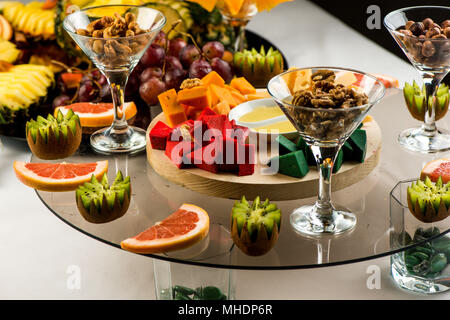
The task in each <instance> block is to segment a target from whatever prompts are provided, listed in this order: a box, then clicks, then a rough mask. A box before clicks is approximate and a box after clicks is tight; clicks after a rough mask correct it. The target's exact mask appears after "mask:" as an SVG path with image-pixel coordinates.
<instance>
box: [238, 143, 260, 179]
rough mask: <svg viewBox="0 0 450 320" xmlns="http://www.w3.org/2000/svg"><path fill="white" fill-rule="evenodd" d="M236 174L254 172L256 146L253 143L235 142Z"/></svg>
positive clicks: (250, 173)
mask: <svg viewBox="0 0 450 320" xmlns="http://www.w3.org/2000/svg"><path fill="white" fill-rule="evenodd" d="M236 156H237V164H238V166H239V171H238V175H239V176H248V175H252V174H253V173H254V172H255V163H256V148H255V145H254V144H237V149H236Z"/></svg>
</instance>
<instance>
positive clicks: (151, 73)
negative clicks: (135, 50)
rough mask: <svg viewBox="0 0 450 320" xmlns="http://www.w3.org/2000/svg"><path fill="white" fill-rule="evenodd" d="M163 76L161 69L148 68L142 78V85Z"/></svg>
mask: <svg viewBox="0 0 450 320" xmlns="http://www.w3.org/2000/svg"><path fill="white" fill-rule="evenodd" d="M162 75H163V73H162V69H161V68H160V67H151V68H147V69H145V70H144V71H143V72H142V73H141V76H140V79H141V83H144V82H145V81H147V80H148V79H150V78H153V77H155V78H161V77H162Z"/></svg>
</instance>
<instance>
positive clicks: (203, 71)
mask: <svg viewBox="0 0 450 320" xmlns="http://www.w3.org/2000/svg"><path fill="white" fill-rule="evenodd" d="M211 71H212V68H211V65H210V64H209V62H208V61H205V60H203V59H199V60H195V61H194V62H192V64H191V66H190V68H189V77H190V78H199V79H201V78H203V77H204V76H206V75H207V74H208V73H210V72H211Z"/></svg>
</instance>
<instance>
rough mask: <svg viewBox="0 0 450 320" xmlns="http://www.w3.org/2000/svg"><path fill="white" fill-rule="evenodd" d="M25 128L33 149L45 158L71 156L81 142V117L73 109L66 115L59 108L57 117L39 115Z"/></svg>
mask: <svg viewBox="0 0 450 320" xmlns="http://www.w3.org/2000/svg"><path fill="white" fill-rule="evenodd" d="M25 130H26V137H27V142H28V145H29V147H30V149H31V151H32V152H33V153H34V154H35V155H36V156H37V157H38V158H41V159H45V160H53V159H61V158H66V157H68V156H71V155H72V154H73V153H75V151H76V150H77V149H78V147H79V146H80V143H81V135H82V133H81V123H80V118H79V117H78V115H77V114H75V113H74V112H73V111H72V110H71V109H69V111H68V112H67V113H66V115H63V114H62V112H61V110H59V111H58V113H57V115H56V117H53V115H51V114H48V116H47V118H44V117H42V116H37V118H36V120H33V119H32V120H30V121H28V122H27V124H26V126H25Z"/></svg>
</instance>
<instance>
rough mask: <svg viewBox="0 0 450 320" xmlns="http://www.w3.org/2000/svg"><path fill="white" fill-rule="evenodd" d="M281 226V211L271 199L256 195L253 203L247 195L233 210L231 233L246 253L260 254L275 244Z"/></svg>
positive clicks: (235, 241) (235, 204)
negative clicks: (247, 198) (248, 199)
mask: <svg viewBox="0 0 450 320" xmlns="http://www.w3.org/2000/svg"><path fill="white" fill-rule="evenodd" d="M280 226H281V211H280V209H278V208H277V205H276V204H274V203H270V202H269V199H266V200H265V201H264V202H261V199H260V197H256V198H255V200H254V201H253V203H252V205H250V204H249V203H248V201H247V200H246V199H245V196H243V197H242V199H241V201H236V202H235V203H234V206H233V209H232V210H231V235H232V237H233V241H234V243H235V244H236V245H237V246H238V248H239V249H241V250H242V251H243V252H244V253H246V254H248V255H251V256H259V255H263V254H265V253H267V252H268V251H269V250H270V249H272V247H273V246H274V245H275V242H276V241H277V239H278V234H279V232H280Z"/></svg>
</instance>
